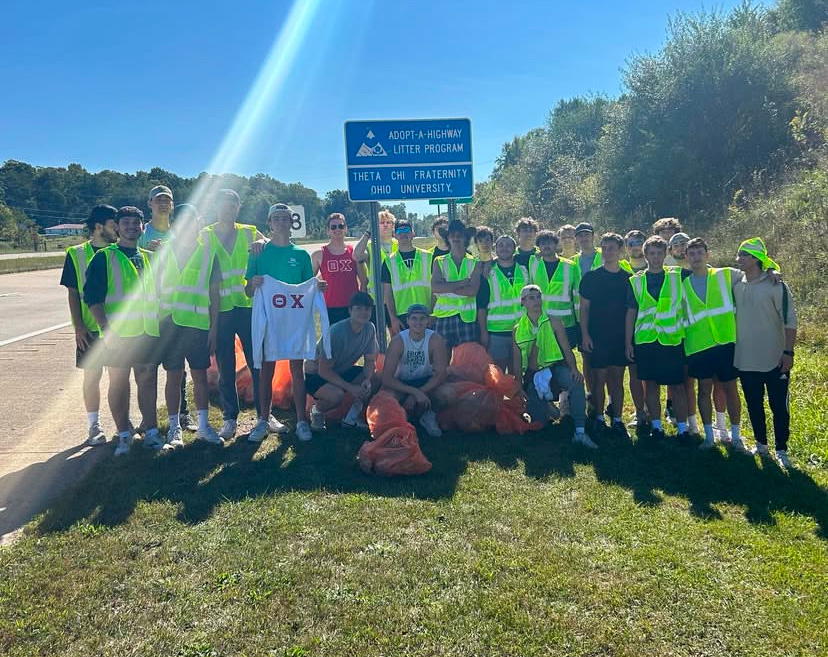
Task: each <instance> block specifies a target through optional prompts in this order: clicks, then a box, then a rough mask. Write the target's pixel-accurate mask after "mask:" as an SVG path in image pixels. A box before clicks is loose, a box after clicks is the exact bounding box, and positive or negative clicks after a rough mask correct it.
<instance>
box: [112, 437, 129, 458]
mask: <svg viewBox="0 0 828 657" xmlns="http://www.w3.org/2000/svg"><path fill="white" fill-rule="evenodd" d="M131 447H132V436H127V437H126V438H122V437H120V436H119V437H118V446H117V447H116V448H115V456H123V455H124V454H129V450H130V448H131Z"/></svg>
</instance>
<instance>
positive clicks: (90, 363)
mask: <svg viewBox="0 0 828 657" xmlns="http://www.w3.org/2000/svg"><path fill="white" fill-rule="evenodd" d="M87 335H88V337H89V346H88V347H87V348H86V349H83V350H81V349H78V347H77V346H76V347H75V367H77V368H79V369H82V370H99V369H101V367H102V360H103V359H102V358H101V356H102V355H103V354H102V353H95V351H94V349H95V347H97V346H98V345H99V341H100V338H101V334H100V333H97V332H96V331H88V332H87ZM98 349H101V347H98ZM93 354H94V356H93Z"/></svg>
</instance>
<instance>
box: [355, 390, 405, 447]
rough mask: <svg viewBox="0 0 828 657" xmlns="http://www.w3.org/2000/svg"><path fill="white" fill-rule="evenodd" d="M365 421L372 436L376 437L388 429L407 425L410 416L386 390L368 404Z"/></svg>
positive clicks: (381, 391)
mask: <svg viewBox="0 0 828 657" xmlns="http://www.w3.org/2000/svg"><path fill="white" fill-rule="evenodd" d="M365 421H366V422H367V423H368V428H369V429H370V430H371V435H372V436H374V437H376V436H380V435H382V434H383V433H385V432H386V431H387V430H388V429H391V428H394V427H400V426H402V425H404V424H407V423H408V415H407V414H406V412H405V409H404V408H403V407H402V406H400V402H398V401H397V398H396V397H394V395H392V394H391V393H389V392H386V391H385V390H380V391H379V392H378V393H377V394H376V395H374V396H373V397H372V398H371V401H369V402H368V410H367V412H366V413H365Z"/></svg>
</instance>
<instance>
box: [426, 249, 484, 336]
mask: <svg viewBox="0 0 828 657" xmlns="http://www.w3.org/2000/svg"><path fill="white" fill-rule="evenodd" d="M434 261H435V262H436V263H437V266H438V267H439V268H440V270H441V271H442V272H443V280H445V281H446V283H453V282H454V281H463V280H466V279H468V278H469V277H470V276H471V273H472V271H473V270H474V265H475V260H474V258H473V257H472V256H470V255H468V254H466V255H465V256H464V257H463V262H461V263H460V268H459V269H458V268H457V265H455V264H454V260H452V258H451V254H450V253H449V254H447V255H444V256H440V257H438V258H435V260H434ZM436 296H437V301H436V302H435V303H434V310H433V311H432V315H434V316H435V317H451V316H453V315H457V314H459V315H460V319H462V320H463V321H464V322H466V324H470V323H472V322H473V321H474V320H475V318H476V317H477V299H475V297H467V296H462V295H460V294H454V293H453V292H444V293H442V294H437V295H436Z"/></svg>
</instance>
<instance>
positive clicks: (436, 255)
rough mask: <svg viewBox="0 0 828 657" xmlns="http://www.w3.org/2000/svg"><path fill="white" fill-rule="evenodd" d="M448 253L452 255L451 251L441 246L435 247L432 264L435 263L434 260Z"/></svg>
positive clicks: (432, 253) (432, 252)
mask: <svg viewBox="0 0 828 657" xmlns="http://www.w3.org/2000/svg"><path fill="white" fill-rule="evenodd" d="M448 253H451V250H450V249H441V248H440V247H439V246H435V247H434V249H432V251H431V262H434V258H439V257H440V256H443V255H446V254H448Z"/></svg>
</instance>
